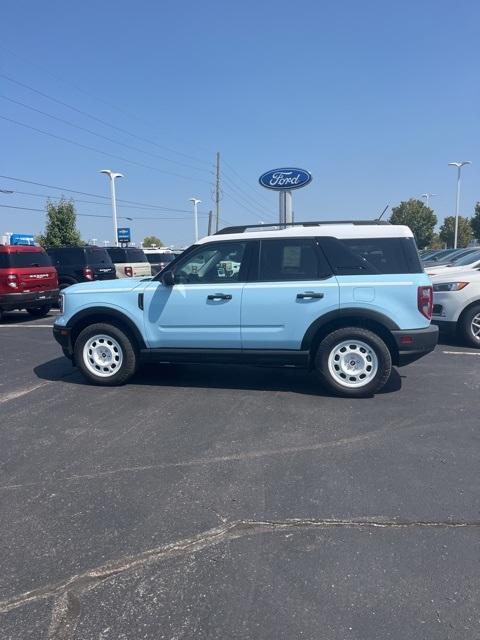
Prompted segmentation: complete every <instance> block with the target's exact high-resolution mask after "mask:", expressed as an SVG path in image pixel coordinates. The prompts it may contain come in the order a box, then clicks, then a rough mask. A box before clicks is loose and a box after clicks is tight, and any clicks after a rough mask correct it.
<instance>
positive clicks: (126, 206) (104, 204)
mask: <svg viewBox="0 0 480 640" xmlns="http://www.w3.org/2000/svg"><path fill="white" fill-rule="evenodd" d="M12 193H13V194H19V195H22V196H32V197H34V198H47V199H49V200H61V198H62V196H53V195H51V194H49V193H32V192H31V191H17V190H15V191H12ZM73 200H74V201H75V202H81V203H83V204H96V205H101V206H102V207H111V203H109V202H96V201H95V200H83V199H81V198H74V199H73ZM118 201H119V200H118V198H117V202H118ZM159 208H160V207H151V206H148V207H147V206H141V205H132V204H122V209H135V210H136V211H137V210H139V209H143V210H146V211H152V209H159ZM162 209H164V210H165V211H173V212H178V213H190V211H189V210H188V209H170V208H168V207H162ZM202 215H205V214H203V213H202Z"/></svg>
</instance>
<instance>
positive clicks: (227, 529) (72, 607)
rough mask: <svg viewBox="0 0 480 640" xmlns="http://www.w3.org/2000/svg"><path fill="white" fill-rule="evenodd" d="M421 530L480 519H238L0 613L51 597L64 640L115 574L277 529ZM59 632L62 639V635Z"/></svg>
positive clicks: (6, 603)
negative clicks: (90, 595) (83, 604)
mask: <svg viewBox="0 0 480 640" xmlns="http://www.w3.org/2000/svg"><path fill="white" fill-rule="evenodd" d="M418 527H425V528H437V529H438V528H465V527H480V521H461V520H443V521H429V520H417V521H410V520H398V519H393V520H392V519H388V518H385V517H379V516H377V517H368V518H367V517H366V518H357V519H355V518H353V519H336V518H327V519H315V518H298V519H288V520H282V521H268V520H258V521H256V520H237V521H234V522H231V523H228V524H224V525H222V526H219V527H215V528H213V529H209V530H208V531H206V532H204V533H202V534H199V535H197V536H194V537H191V538H184V539H181V540H179V541H177V542H173V543H169V544H165V545H161V546H159V547H155V548H153V549H149V550H147V551H143V552H141V553H138V554H136V555H132V556H126V557H123V558H120V559H118V560H114V561H112V562H109V563H107V564H104V565H102V566H100V567H97V568H95V569H90V570H88V571H86V572H84V573H82V574H78V575H75V576H72V577H70V578H68V579H67V580H65V581H62V582H57V583H54V584H48V585H45V586H43V587H40V588H38V589H33V590H32V591H27V592H25V593H22V594H19V595H17V596H14V597H13V598H10V599H8V600H3V601H0V614H1V613H7V612H9V611H12V610H13V609H17V608H18V607H22V606H24V605H26V604H29V603H31V602H36V601H39V600H45V599H49V598H54V599H55V603H54V606H53V611H52V622H51V627H50V636H49V638H50V640H64V639H66V638H67V637H68V635H65V634H66V633H67V630H68V628H70V627H71V626H72V624H74V623H75V620H76V619H77V618H78V616H79V615H80V596H81V594H82V593H85V592H87V591H90V590H91V589H94V588H95V587H96V586H97V585H98V584H100V583H101V582H104V581H105V580H109V579H111V578H114V577H116V576H118V575H121V574H124V573H126V572H129V571H132V570H134V569H137V568H139V567H142V566H146V565H148V564H150V563H153V562H160V561H162V560H167V559H170V558H174V557H178V556H182V555H186V554H192V553H195V552H197V551H202V550H203V549H207V548H209V547H212V546H214V545H217V544H219V543H221V542H228V541H231V540H235V539H238V538H242V537H246V536H251V535H259V534H266V533H274V532H280V531H292V530H293V531H295V530H303V529H309V528H311V529H314V528H324V529H325V528H357V529H375V528H381V529H414V528H418ZM62 634H63V635H62Z"/></svg>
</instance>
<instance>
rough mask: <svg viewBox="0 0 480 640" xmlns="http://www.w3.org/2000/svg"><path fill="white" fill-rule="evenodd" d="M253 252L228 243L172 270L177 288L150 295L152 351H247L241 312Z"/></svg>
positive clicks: (151, 288) (157, 287)
mask: <svg viewBox="0 0 480 640" xmlns="http://www.w3.org/2000/svg"><path fill="white" fill-rule="evenodd" d="M250 252H251V247H250V245H249V243H248V242H246V241H244V242H239V241H225V242H211V243H209V244H204V245H199V246H198V247H197V248H196V249H193V250H192V251H190V252H189V253H188V255H186V256H185V258H184V259H182V258H180V260H179V261H178V262H177V263H176V264H175V265H174V266H173V267H172V272H173V273H174V278H175V283H174V285H173V286H170V287H168V286H165V285H164V284H163V283H162V282H161V281H156V280H154V281H152V282H150V283H149V284H148V285H147V286H146V288H145V290H144V327H145V337H146V342H147V344H148V346H149V348H151V349H163V348H173V349H241V335H240V311H241V302H242V293H243V287H244V284H245V277H246V274H247V273H248V262H249V255H250Z"/></svg>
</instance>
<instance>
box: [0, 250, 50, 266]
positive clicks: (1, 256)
mask: <svg viewBox="0 0 480 640" xmlns="http://www.w3.org/2000/svg"><path fill="white" fill-rule="evenodd" d="M51 266H52V261H51V260H50V258H49V257H48V256H47V254H46V253H44V252H43V251H14V252H11V253H0V268H2V267H3V268H6V267H18V268H19V269H25V268H26V267H51Z"/></svg>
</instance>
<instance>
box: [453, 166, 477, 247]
mask: <svg viewBox="0 0 480 640" xmlns="http://www.w3.org/2000/svg"><path fill="white" fill-rule="evenodd" d="M466 164H472V163H471V162H470V160H462V161H461V162H449V163H448V165H449V166H450V167H457V204H456V207H455V241H454V244H453V248H454V249H456V248H457V244H458V213H459V211H460V178H461V171H462V167H463V166H464V165H466Z"/></svg>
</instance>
